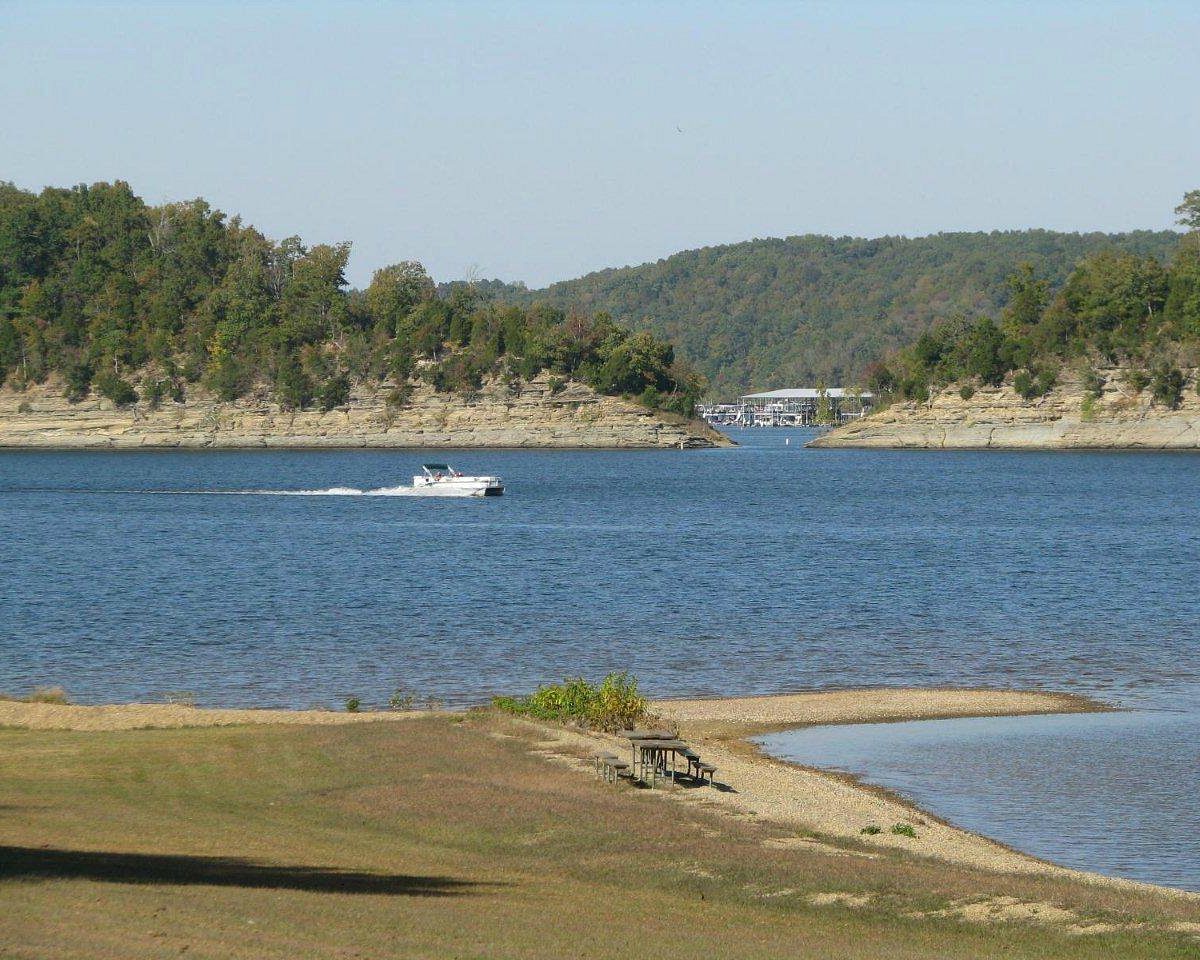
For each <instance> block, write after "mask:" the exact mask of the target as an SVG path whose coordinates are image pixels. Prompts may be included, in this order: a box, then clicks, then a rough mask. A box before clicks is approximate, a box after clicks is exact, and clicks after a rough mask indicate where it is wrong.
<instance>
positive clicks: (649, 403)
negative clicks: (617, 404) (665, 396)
mask: <svg viewBox="0 0 1200 960" xmlns="http://www.w3.org/2000/svg"><path fill="white" fill-rule="evenodd" d="M661 402H662V394H660V393H659V392H658V387H654V386H650V387H647V388H646V389H645V390H643V391H642V392H641V394H640V395H639V396H638V403H640V404H641V405H642V406H643V407H646V408H648V409H650V410H657V409H658V406H659V404H660V403H661Z"/></svg>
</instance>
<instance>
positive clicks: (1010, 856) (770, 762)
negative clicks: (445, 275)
mask: <svg viewBox="0 0 1200 960" xmlns="http://www.w3.org/2000/svg"><path fill="white" fill-rule="evenodd" d="M650 708H651V710H652V711H653V712H655V713H656V714H657V715H658V716H659V717H660V718H661V719H662V720H664V721H666V722H667V723H670V724H674V725H675V726H676V727H677V728H678V730H679V733H680V736H681V737H682V738H684V739H686V740H688V741H689V742H691V743H693V744H694V745H695V746H696V747H697V749H698V750H699V752H700V753H701V755H702V756H704V758H705V759H706V760H708V761H709V762H713V763H715V765H716V767H717V771H718V772H717V778H718V781H719V782H720V783H721V784H722V789H719V790H717V791H707V790H706V791H704V796H703V797H697V796H694V795H693V792H692V791H674V790H672V791H663V793H662V798H663V799H664V800H668V801H673V802H682V803H692V804H695V803H699V804H702V805H705V806H707V807H709V808H712V809H720V810H722V811H723V812H724V813H725V814H726V815H730V816H733V817H735V818H738V819H753V820H758V821H761V822H770V823H774V824H776V825H778V826H783V827H785V828H787V829H789V830H794V831H795V836H794V837H788V838H783V839H782V840H780V841H779V846H780V847H782V848H787V847H792V848H795V849H803V850H809V851H817V852H822V853H827V854H829V855H830V856H841V857H856V858H866V859H871V858H875V857H878V856H881V855H883V854H885V853H897V852H898V853H905V854H910V855H914V856H918V857H923V858H932V859H935V860H942V861H945V862H948V863H952V864H955V865H959V866H966V867H971V868H975V869H979V870H983V871H986V872H990V873H1000V874H1014V875H1028V876H1038V875H1040V876H1046V877H1056V878H1059V879H1071V880H1076V881H1079V882H1082V883H1086V884H1091V885H1099V886H1104V887H1109V888H1117V889H1125V890H1129V891H1141V892H1151V893H1154V894H1157V895H1162V896H1166V897H1169V898H1172V899H1183V900H1187V901H1200V892H1193V891H1187V890H1182V889H1179V888H1175V887H1165V886H1160V885H1157V884H1152V883H1146V882H1141V881H1135V880H1127V879H1123V878H1118V877H1111V876H1106V875H1104V874H1099V873H1093V872H1089V871H1084V870H1076V869H1072V868H1069V867H1064V866H1060V865H1058V864H1055V863H1052V862H1050V861H1046V860H1042V859H1039V858H1038V857H1035V856H1033V855H1032V854H1028V853H1025V852H1023V851H1021V850H1018V849H1015V848H1012V847H1010V846H1008V845H1006V844H1003V843H1000V842H999V841H996V840H993V839H991V838H990V837H987V836H985V835H983V834H979V833H975V832H973V831H970V830H967V829H965V828H962V827H959V826H956V825H955V824H953V823H951V822H949V821H947V820H945V819H943V818H941V817H939V816H938V815H937V814H935V813H933V812H932V811H930V810H927V809H925V808H923V807H921V806H919V805H917V804H915V803H913V802H912V801H910V800H908V799H907V798H905V797H903V796H901V795H899V794H897V793H896V792H894V791H891V790H888V789H887V788H885V787H880V786H876V785H873V784H868V783H864V782H863V781H862V780H861V779H860V778H858V777H855V776H853V775H851V774H846V773H841V772H838V771H833V770H828V769H823V768H819V767H810V766H806V765H802V764H797V763H793V762H790V761H787V760H783V759H780V758H777V757H774V756H772V755H770V754H768V753H766V752H765V751H764V750H763V748H762V747H761V745H759V744H758V743H755V742H754V741H753V740H752V739H750V738H752V737H756V736H759V735H762V734H765V733H771V732H778V731H781V730H789V729H799V728H803V727H808V726H821V725H829V726H839V725H846V724H862V723H891V722H904V721H912V720H934V719H960V718H967V717H1004V716H1030V715H1038V714H1042V715H1045V714H1064V713H1099V712H1111V711H1114V710H1116V709H1118V708H1115V707H1113V706H1112V705H1110V704H1106V703H1102V702H1100V701H1097V700H1093V699H1090V698H1087V697H1083V696H1079V695H1076V694H1065V693H1053V692H1040V691H1017V690H994V689H978V688H961V687H921V688H895V687H882V688H880V687H875V688H859V689H848V690H828V691H809V692H802V693H790V694H769V695H762V696H752V697H708V698H673V699H668V700H658V701H652V702H651V703H650ZM466 714H467V711H460V710H455V711H432V712H431V711H367V712H361V713H347V712H338V711H333V710H284V709H236V708H234V709H223V708H204V707H190V706H182V705H177V704H112V705H96V706H84V705H75V704H52V703H28V702H24V701H16V700H0V727H7V728H14V727H16V728H23V729H28V730H31V731H50V730H57V731H63V730H70V731H78V732H98V731H124V730H146V729H183V728H188V727H216V726H242V725H292V726H303V725H310V726H312V725H345V724H352V723H378V722H389V721H404V720H411V719H414V718H418V717H429V716H438V715H441V716H448V715H460V716H464V715H466ZM517 722H519V723H521V724H524V725H526V726H528V727H530V728H533V729H535V730H537V731H538V733H539V734H540V735H541V737H542V739H541V740H540V741H539V743H538V745H537V747H538V749H537V750H536V751H535V752H536V753H537V754H539V755H541V756H542V757H543V758H545V759H547V760H551V761H554V762H558V763H566V764H568V765H571V766H573V767H576V768H578V769H579V770H581V771H582V770H587V771H589V772H590V771H591V761H590V759H588V758H590V756H591V755H592V754H593V753H595V752H596V751H597V750H598V749H599V750H611V749H613V748H614V747H617V748H622V749H623V748H625V747H626V746H627V744H625V743H624V741H622V740H621V739H620V738H618V737H616V736H614V735H611V734H604V733H600V732H598V731H592V730H583V729H577V728H572V727H563V726H558V725H553V724H546V723H542V722H537V721H531V720H520V721H517ZM895 823H905V824H909V825H911V826H912V827H913V828H914V831H915V832H916V836H915V837H907V836H903V835H896V834H892V833H890V832H889V831H888V829H887V828H888V827H889V826H890V825H891V824H895ZM869 825H875V826H879V827H880V828H881V831H882V832H880V833H878V834H875V835H864V834H862V833H861V830H862V828H863V827H865V826H869ZM872 848H875V851H877V852H875V851H873V849H872Z"/></svg>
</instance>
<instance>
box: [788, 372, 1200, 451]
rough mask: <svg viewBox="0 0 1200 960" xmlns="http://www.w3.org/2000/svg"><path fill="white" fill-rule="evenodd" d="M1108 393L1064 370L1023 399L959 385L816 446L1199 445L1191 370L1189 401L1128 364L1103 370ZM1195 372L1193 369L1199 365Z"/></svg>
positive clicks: (1006, 389) (1198, 401) (1199, 410)
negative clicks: (1048, 386)
mask: <svg viewBox="0 0 1200 960" xmlns="http://www.w3.org/2000/svg"><path fill="white" fill-rule="evenodd" d="M1098 372H1099V373H1100V375H1101V376H1102V377H1104V379H1105V387H1104V393H1103V396H1101V397H1100V398H1099V399H1097V400H1093V401H1092V402H1090V403H1088V402H1087V397H1086V395H1085V392H1084V390H1083V386H1082V384H1081V382H1080V378H1079V376H1078V375H1074V374H1069V373H1067V372H1065V371H1064V373H1063V374H1061V375H1060V380H1061V382H1060V384H1059V385H1058V386H1057V387H1056V388H1055V389H1054V390H1052V391H1051V392H1050V393H1048V394H1047V395H1046V396H1044V397H1039V398H1037V399H1035V400H1024V399H1022V398H1021V397H1020V396H1019V395H1018V394H1016V393H1015V392H1014V391H1013V389H1012V387H1011V386H1010V385H1008V384H1005V385H1004V386H1001V387H982V388H978V389H976V391H975V395H974V396H972V397H971V399H970V400H964V399H963V398H962V397H961V396H960V395H959V390H958V388H957V387H954V388H951V389H947V390H944V391H942V392H941V393H939V394H937V395H936V396H935V397H934V398H933V401H932V403H928V404H925V403H921V404H915V403H898V404H894V405H893V406H891V407H889V408H887V409H886V410H881V411H880V412H878V413H876V414H873V415H871V416H869V417H866V418H864V419H862V420H859V421H856V422H854V423H851V424H848V425H846V426H843V427H839V428H838V429H836V430H832V431H830V432H829V433H827V434H825V435H824V436H822V437H820V438H818V439H817V440H814V441H813V442H812V443H811V444H810V446H814V447H915V448H923V449H933V448H947V449H952V448H958V449H972V448H984V447H1000V448H1009V449H1112V450H1115V449H1145V450H1195V449H1200V396H1197V393H1196V382H1197V381H1196V377H1195V376H1189V377H1188V381H1187V385H1186V387H1185V389H1184V394H1183V401H1182V403H1181V404H1180V406H1179V409H1177V410H1169V409H1166V408H1165V407H1163V406H1162V405H1156V404H1154V403H1153V402H1152V401H1151V397H1150V391H1149V390H1143V391H1142V392H1140V393H1138V392H1135V391H1134V390H1133V389H1132V388H1131V387H1129V386H1127V385H1126V384H1125V383H1124V381H1123V373H1124V371H1122V370H1120V369H1109V370H1100V371H1098ZM1193 373H1194V372H1193Z"/></svg>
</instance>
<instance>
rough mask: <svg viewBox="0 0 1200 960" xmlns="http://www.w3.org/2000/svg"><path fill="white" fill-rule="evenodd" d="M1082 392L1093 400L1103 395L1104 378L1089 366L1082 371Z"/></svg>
mask: <svg viewBox="0 0 1200 960" xmlns="http://www.w3.org/2000/svg"><path fill="white" fill-rule="evenodd" d="M1083 392H1084V394H1085V395H1086V396H1088V397H1090V398H1091V399H1093V400H1099V399H1100V398H1101V397H1102V396H1104V378H1103V377H1102V376H1100V374H1098V373H1097V372H1096V371H1095V370H1093V369H1092V368H1091V367H1088V368H1087V369H1086V370H1085V371H1084V372H1083Z"/></svg>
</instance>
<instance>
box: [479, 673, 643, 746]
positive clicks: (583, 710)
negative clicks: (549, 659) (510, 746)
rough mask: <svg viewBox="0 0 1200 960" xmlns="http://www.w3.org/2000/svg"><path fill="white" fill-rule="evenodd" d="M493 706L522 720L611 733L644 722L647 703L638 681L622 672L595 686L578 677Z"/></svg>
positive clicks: (497, 699)
mask: <svg viewBox="0 0 1200 960" xmlns="http://www.w3.org/2000/svg"><path fill="white" fill-rule="evenodd" d="M492 705H493V706H494V707H496V708H497V709H499V710H503V711H505V712H506V713H513V714H517V715H519V716H527V717H535V718H536V719H538V720H556V721H559V722H566V721H571V722H574V723H578V724H580V725H582V726H585V727H592V728H595V729H598V730H606V731H609V732H612V731H614V730H621V729H623V728H627V727H634V726H637V725H638V723H640V722H641V721H643V720H645V719H646V708H647V700H646V698H645V697H643V696H642V695H641V694H640V693H638V682H637V678H636V677H631V676H629V674H628V673H625V672H622V673H610V674H609V675H608V676H606V677H605V678H604V679H603V680H602V681H601V682H600V683H599V684H596V685H593V684H590V683H588V682H587V681H586V680H584V679H583V678H582V677H575V678H574V679H570V680H565V681H563V682H562V683H555V684H549V685H547V686H543V687H538V688H537V690H535V691H534V692H533V693H531V694H529V695H528V696H525V697H493V698H492Z"/></svg>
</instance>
